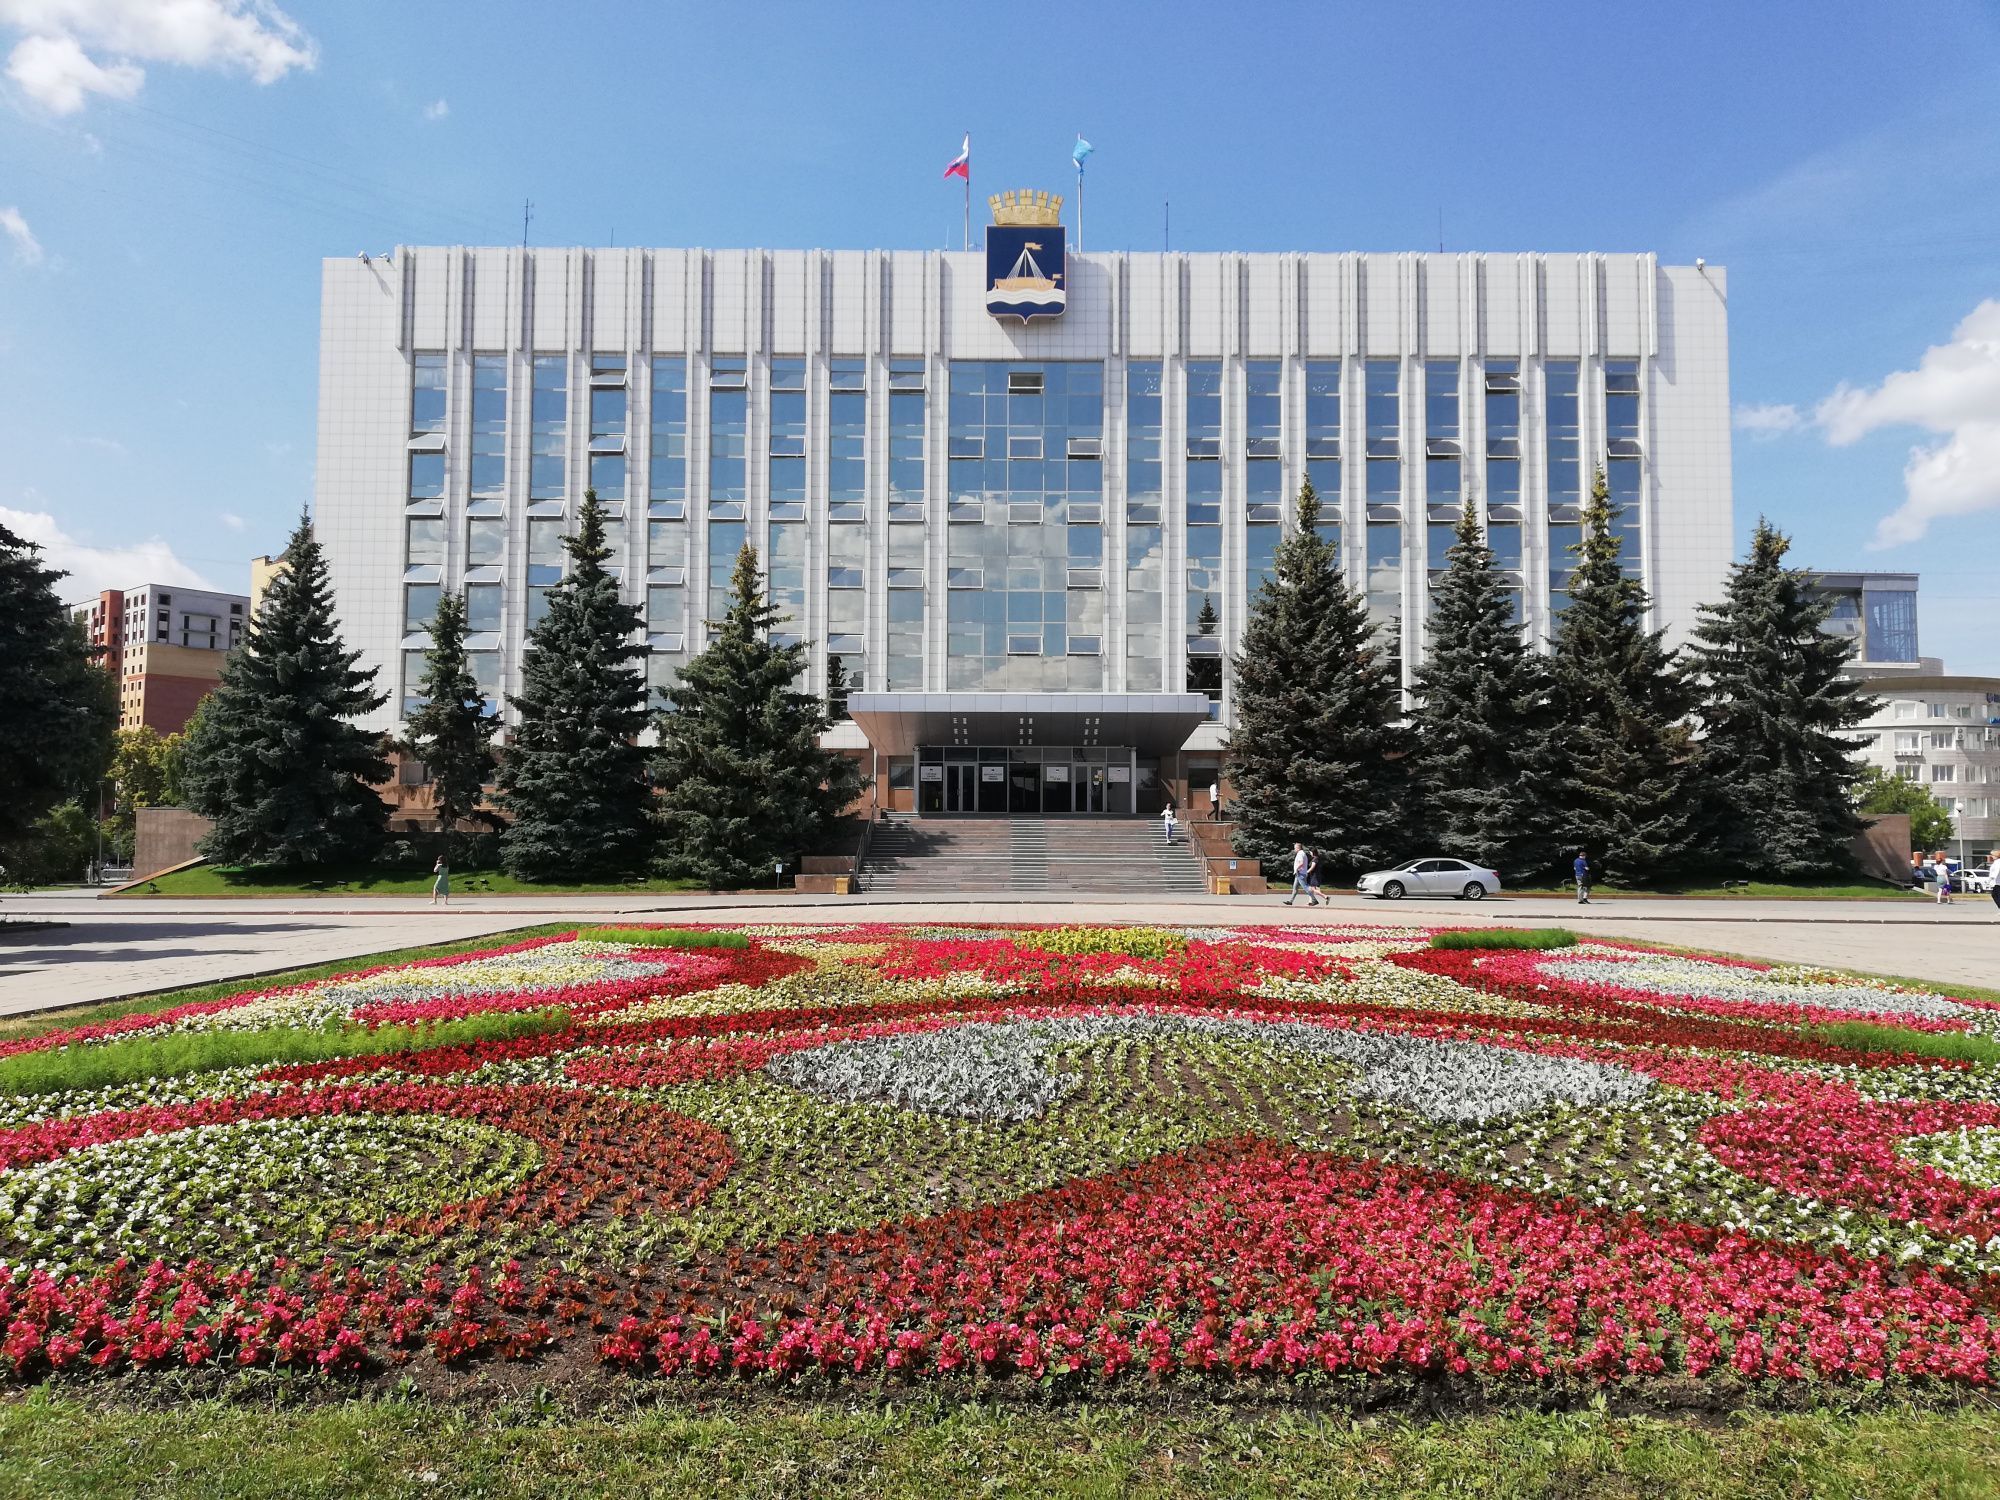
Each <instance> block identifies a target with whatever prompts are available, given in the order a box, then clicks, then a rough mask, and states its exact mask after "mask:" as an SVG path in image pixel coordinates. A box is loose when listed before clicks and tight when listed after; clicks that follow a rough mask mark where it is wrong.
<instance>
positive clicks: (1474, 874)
mask: <svg viewBox="0 0 2000 1500" xmlns="http://www.w3.org/2000/svg"><path fill="white" fill-rule="evenodd" d="M1354 888H1355V889H1356V890H1357V891H1359V892H1360V893H1361V894H1362V895H1364V896H1374V897H1376V898H1377V899H1379V900H1382V901H1400V900H1402V899H1403V897H1405V896H1456V897H1457V898H1458V899H1459V900H1461V901H1478V900H1480V899H1481V898H1483V897H1486V896H1490V895H1492V894H1493V893H1494V892H1496V891H1498V890H1499V889H1500V872H1499V871H1497V870H1488V869H1485V868H1484V867H1482V866H1480V865H1475V864H1468V863H1467V862H1466V861H1465V860H1462V859H1446V858H1444V857H1443V856H1433V857H1431V858H1429V859H1411V860H1405V861H1404V862H1403V863H1402V864H1400V865H1397V866H1396V868H1395V869H1393V870H1370V871H1369V872H1368V873H1367V874H1366V875H1363V876H1362V877H1361V878H1360V879H1359V880H1357V881H1356V882H1355V883H1354Z"/></svg>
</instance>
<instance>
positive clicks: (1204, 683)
mask: <svg viewBox="0 0 2000 1500" xmlns="http://www.w3.org/2000/svg"><path fill="white" fill-rule="evenodd" d="M1221 626H1222V616H1221V615H1219V614H1217V613H1216V610H1215V600H1213V599H1212V598H1210V597H1209V596H1208V595H1207V594H1203V595H1202V596H1201V612H1200V613H1199V614H1198V615H1196V616H1195V621H1194V633H1195V635H1196V636H1197V637H1198V638H1200V639H1201V640H1203V641H1214V640H1215V635H1216V632H1217V630H1219V629H1220V628H1221ZM1187 686H1188V691H1189V692H1190V693H1200V694H1201V695H1202V696H1203V697H1205V698H1207V699H1209V701H1210V702H1213V703H1220V702H1221V701H1222V657H1221V655H1220V643H1219V642H1218V643H1217V645H1216V648H1215V651H1214V653H1213V654H1211V653H1210V652H1207V651H1203V652H1190V653H1189V655H1188V665H1187Z"/></svg>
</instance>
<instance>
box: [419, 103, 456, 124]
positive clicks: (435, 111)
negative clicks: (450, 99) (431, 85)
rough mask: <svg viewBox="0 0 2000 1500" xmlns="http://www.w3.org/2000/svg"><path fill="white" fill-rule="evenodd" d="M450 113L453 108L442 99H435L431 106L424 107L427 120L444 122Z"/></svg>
mask: <svg viewBox="0 0 2000 1500" xmlns="http://www.w3.org/2000/svg"><path fill="white" fill-rule="evenodd" d="M450 113H451V106H450V105H449V104H447V103H445V101H444V100H442V99H433V100H432V101H431V102H430V103H429V104H426V105H425V106H424V118H425V119H426V120H442V119H443V118H444V117H445V116H446V115H448V114H450Z"/></svg>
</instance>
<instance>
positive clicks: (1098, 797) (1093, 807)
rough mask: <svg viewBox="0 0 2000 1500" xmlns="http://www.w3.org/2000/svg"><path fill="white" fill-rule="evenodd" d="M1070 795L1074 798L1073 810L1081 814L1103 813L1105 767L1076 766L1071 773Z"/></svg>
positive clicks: (1071, 769) (1071, 768)
mask: <svg viewBox="0 0 2000 1500" xmlns="http://www.w3.org/2000/svg"><path fill="white" fill-rule="evenodd" d="M1069 778H1070V779H1069V785H1070V793H1071V796H1072V797H1073V798H1074V802H1073V804H1072V805H1073V809H1074V810H1075V811H1076V812H1080V813H1101V812H1103V811H1104V767H1103V766H1102V765H1075V766H1071V767H1070V772H1069Z"/></svg>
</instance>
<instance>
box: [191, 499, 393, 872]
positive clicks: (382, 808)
mask: <svg viewBox="0 0 2000 1500" xmlns="http://www.w3.org/2000/svg"><path fill="white" fill-rule="evenodd" d="M285 561H286V564H287V566H286V568H285V570H284V572H282V573H281V574H280V575H279V576H278V577H277V578H276V580H275V581H273V583H272V584H271V590H270V593H269V594H268V595H267V596H266V597H265V601H264V609H263V612H262V614H260V615H259V616H258V617H257V618H256V619H254V620H252V621H250V622H249V635H248V637H247V639H246V640H245V641H244V644H243V645H242V646H240V647H238V648H237V649H236V650H234V651H232V652H230V653H229V656H228V659H227V660H226V661H224V662H223V665H222V677H221V680H220V681H219V682H218V683H217V684H216V688H215V691H214V692H213V693H211V694H210V695H209V696H208V697H207V699H205V700H204V701H203V704H202V711H201V713H200V714H199V715H198V716H197V718H196V719H195V720H194V721H192V722H191V724H190V725H189V732H188V741H187V745H186V747H185V750H184V751H183V753H182V756H181V766H182V769H181V781H182V792H183V794H184V795H185V798H186V802H187V805H188V806H189V807H190V808H192V809H193V810H194V811H195V812H198V813H200V814H201V815H202V816H203V817H205V818H208V819H210V820H211V821H212V822H213V823H214V825H215V826H214V828H213V829H211V830H210V831H209V833H208V834H207V835H206V836H205V837H204V838H203V839H202V840H201V842H200V844H199V845H198V846H197V847H198V848H199V849H200V850H201V852H202V853H203V854H205V855H207V856H208V857H209V858H210V859H213V860H216V861H219V862H222V863H226V864H245V865H288V866H310V865H328V864H341V863H348V862H352V861H356V860H365V859H368V858H370V857H371V856H373V855H374V854H375V853H376V852H377V851H378V850H379V849H380V848H381V844H382V839H383V830H384V827H385V825H386V824H387V822H388V818H389V805H388V804H387V803H386V802H384V801H383V800H382V797H381V794H380V793H379V792H377V791H376V790H375V786H376V785H379V784H380V783H382V782H384V781H386V780H388V777H389V765H388V762H387V761H385V760H384V759H383V758H382V754H381V748H380V741H379V740H378V738H377V736H375V735H373V734H371V733H369V732H368V731H367V730H365V729H360V728H358V727H356V725H355V723H354V720H356V719H358V718H360V717H361V716H362V715H363V714H368V713H373V712H374V711H375V710H376V709H378V708H380V707H381V706H382V705H383V704H384V703H385V702H387V701H388V700H387V697H386V695H385V694H382V693H379V692H377V691H376V690H375V674H374V672H373V671H366V672H364V671H362V670H361V669H360V667H359V666H358V663H359V661H360V659H361V653H360V652H358V651H349V650H348V649H347V648H346V646H345V645H344V644H343V643H342V641H341V639H340V622H339V621H338V620H337V619H336V618H335V616H334V612H333V585H332V582H331V580H330V579H329V578H328V577H327V572H326V558H325V555H324V554H323V553H322V552H321V551H320V546H319V542H318V541H317V540H316V539H315V538H314V536H313V529H312V522H311V520H310V519H309V518H307V517H306V516H303V515H301V516H300V517H299V524H298V527H297V529H296V530H294V531H293V532H292V539H291V543H290V545H289V546H287V547H286V549H285ZM371 783H372V784H371Z"/></svg>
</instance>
